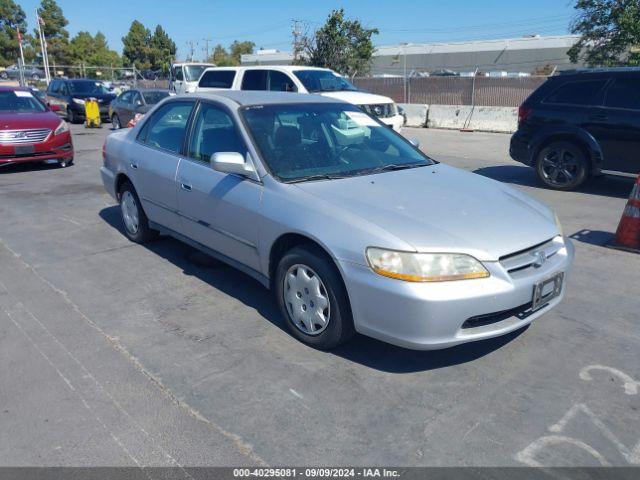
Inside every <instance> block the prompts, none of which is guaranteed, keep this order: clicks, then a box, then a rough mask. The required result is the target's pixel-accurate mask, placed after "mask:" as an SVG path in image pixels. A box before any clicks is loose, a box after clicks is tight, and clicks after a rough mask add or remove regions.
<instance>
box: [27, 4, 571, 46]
mask: <svg viewBox="0 0 640 480" xmlns="http://www.w3.org/2000/svg"><path fill="white" fill-rule="evenodd" d="M16 2H17V3H19V4H20V5H21V6H22V8H23V9H24V10H25V11H26V12H27V16H28V20H29V24H30V28H33V25H34V23H35V21H34V16H35V14H34V9H35V7H36V6H37V5H38V4H39V0H16ZM58 3H59V5H60V6H61V7H62V9H63V11H64V14H65V16H66V17H67V19H68V20H69V26H68V27H67V28H68V30H69V32H70V33H71V34H72V35H73V34H75V33H77V32H78V31H80V30H88V31H89V32H91V33H96V32H97V31H98V30H100V31H102V32H103V33H104V34H105V35H106V37H107V40H108V42H109V46H110V47H111V48H113V49H115V50H117V51H121V50H122V42H121V40H120V39H121V38H122V36H124V35H125V34H126V33H127V31H128V29H129V25H130V24H131V22H132V21H133V20H139V21H141V22H142V23H143V24H144V25H145V26H147V28H150V29H153V28H154V27H155V25H156V24H158V23H159V24H161V25H162V26H163V27H164V28H165V30H167V32H169V35H171V37H172V38H173V39H174V41H175V42H176V44H177V46H178V56H179V57H181V56H183V55H184V54H185V52H186V50H187V47H186V44H187V41H190V40H191V41H194V42H198V46H197V50H196V56H197V57H203V56H204V46H205V42H204V41H203V39H205V38H207V37H208V38H211V42H210V48H211V46H212V45H215V44H216V43H222V44H223V45H228V44H229V43H231V42H232V41H233V40H235V39H239V40H252V41H254V42H255V43H256V45H257V46H258V47H264V48H276V49H279V50H290V49H291V25H292V22H291V20H292V19H300V20H303V21H306V22H307V24H308V25H309V28H311V29H313V28H314V27H318V26H319V25H321V24H322V23H323V22H324V20H325V18H326V16H327V15H328V13H329V12H330V11H331V10H332V9H333V8H339V7H344V8H345V11H346V13H347V15H348V16H349V17H354V18H358V19H359V20H360V21H361V22H363V23H364V24H365V25H366V26H370V27H376V28H378V29H379V30H380V34H379V35H377V36H376V37H374V42H375V43H376V44H377V45H384V44H390V43H400V42H413V43H418V42H446V41H463V40H475V39H490V38H510V37H519V36H522V35H526V34H536V33H537V34H540V35H558V34H566V33H568V23H569V20H570V19H571V17H572V15H573V13H574V10H573V7H572V4H573V2H571V1H569V0H447V1H442V0H438V1H434V0H394V1H374V0H370V1H366V0H352V1H342V2H337V1H329V0H314V1H303V0H299V1H296V2H293V1H285V0H261V1H246V0H245V1H242V0H236V1H229V0H226V1H215V0H181V1H175V0H174V1H167V0H155V1H154V0H108V1H104V0H102V1H95V0H58Z"/></svg>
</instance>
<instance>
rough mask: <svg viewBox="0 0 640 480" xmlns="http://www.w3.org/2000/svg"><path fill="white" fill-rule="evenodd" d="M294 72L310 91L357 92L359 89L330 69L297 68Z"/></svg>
mask: <svg viewBox="0 0 640 480" xmlns="http://www.w3.org/2000/svg"><path fill="white" fill-rule="evenodd" d="M293 74H294V75H295V76H296V77H298V80H300V81H301V82H302V84H303V85H304V88H306V89H307V91H308V92H310V93H313V92H341V91H349V92H355V91H357V90H358V89H357V88H356V86H355V85H353V84H352V83H351V82H349V81H348V80H347V79H346V78H343V77H340V76H339V75H336V74H335V73H333V72H332V71H330V70H296V71H295V72H293Z"/></svg>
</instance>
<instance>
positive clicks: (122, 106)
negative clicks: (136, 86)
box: [116, 90, 133, 127]
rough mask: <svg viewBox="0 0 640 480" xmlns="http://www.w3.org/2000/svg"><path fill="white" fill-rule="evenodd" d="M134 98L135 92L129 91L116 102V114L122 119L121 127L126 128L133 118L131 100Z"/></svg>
mask: <svg viewBox="0 0 640 480" xmlns="http://www.w3.org/2000/svg"><path fill="white" fill-rule="evenodd" d="M132 97H133V91H131V90H128V91H126V92H124V93H123V94H122V95H120V96H119V97H118V98H117V100H116V113H117V114H118V118H119V119H120V125H122V126H123V127H125V126H126V125H127V123H128V122H129V120H131V118H132V113H131V111H132V108H133V105H132V104H131V98H132Z"/></svg>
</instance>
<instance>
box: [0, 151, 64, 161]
mask: <svg viewBox="0 0 640 480" xmlns="http://www.w3.org/2000/svg"><path fill="white" fill-rule="evenodd" d="M55 154H56V152H33V153H20V154H14V153H12V154H11V155H0V160H13V159H16V158H31V157H47V156H49V155H55Z"/></svg>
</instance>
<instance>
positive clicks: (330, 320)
mask: <svg viewBox="0 0 640 480" xmlns="http://www.w3.org/2000/svg"><path fill="white" fill-rule="evenodd" d="M274 281H275V294H276V297H277V301H278V306H279V308H280V312H281V314H282V316H283V317H284V319H285V323H286V325H287V328H288V329H289V331H290V332H291V334H292V335H293V336H294V337H296V338H297V339H298V340H300V341H302V342H304V343H306V344H307V345H310V346H312V347H315V348H319V349H323V350H328V349H332V348H335V347H337V346H338V345H340V344H342V343H344V342H346V341H347V340H348V339H349V338H351V337H352V336H353V334H354V332H355V330H354V327H353V319H352V316H351V308H350V305H349V299H348V297H347V293H346V290H345V288H344V285H343V283H342V279H341V278H340V273H339V271H338V270H337V268H336V267H335V266H334V265H333V261H332V259H331V258H329V257H328V256H327V255H326V254H324V253H323V252H321V251H319V250H318V249H317V248H313V247H310V246H299V247H295V248H293V249H292V250H290V251H289V252H287V253H286V254H285V255H284V256H283V257H282V258H281V259H280V262H279V263H278V267H277V269H276V274H275V280H274Z"/></svg>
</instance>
